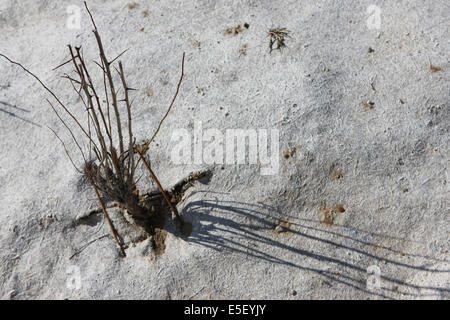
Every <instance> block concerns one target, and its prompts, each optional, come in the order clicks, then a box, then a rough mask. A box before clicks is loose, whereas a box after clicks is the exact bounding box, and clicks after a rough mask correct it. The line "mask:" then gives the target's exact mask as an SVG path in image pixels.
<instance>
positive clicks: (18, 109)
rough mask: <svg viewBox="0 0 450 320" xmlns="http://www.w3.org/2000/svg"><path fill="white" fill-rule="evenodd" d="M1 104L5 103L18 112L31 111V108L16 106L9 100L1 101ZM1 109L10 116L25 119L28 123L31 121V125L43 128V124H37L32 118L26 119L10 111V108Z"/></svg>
mask: <svg viewBox="0 0 450 320" xmlns="http://www.w3.org/2000/svg"><path fill="white" fill-rule="evenodd" d="M0 105H3V106H5V107H8V108H12V109H14V111H16V112H26V113H29V112H30V111H29V110H26V109H23V108H19V107H17V106H15V105H12V104H10V103H8V102H5V101H0ZM0 111H1V112H3V113H6V114H7V115H8V116H10V117H13V118H16V119H19V120H22V121H24V122H26V123H29V124H31V125H34V126H37V127H39V128H42V126H41V125H40V124H37V123H35V122H33V121H31V120H28V119H25V118H23V117H21V116H18V115H17V114H16V113H14V112H12V111H8V110H6V109H4V108H0Z"/></svg>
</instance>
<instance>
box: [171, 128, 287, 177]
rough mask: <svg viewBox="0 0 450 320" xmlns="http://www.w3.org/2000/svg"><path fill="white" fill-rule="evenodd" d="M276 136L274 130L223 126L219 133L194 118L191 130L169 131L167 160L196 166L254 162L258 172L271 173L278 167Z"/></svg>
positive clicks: (276, 171) (277, 135)
mask: <svg viewBox="0 0 450 320" xmlns="http://www.w3.org/2000/svg"><path fill="white" fill-rule="evenodd" d="M269 138H270V139H269ZM279 139H280V135H279V131H278V130H277V129H270V130H268V129H226V130H225V133H223V132H222V131H220V130H219V129H215V128H209V129H205V130H204V129H203V125H202V122H201V121H195V122H194V130H193V132H191V131H189V130H187V129H176V130H174V131H173V133H172V144H171V145H172V148H171V161H172V162H173V163H174V164H198V165H199V164H209V165H211V164H227V165H233V164H237V165H244V164H254V165H258V166H259V167H260V173H261V174H262V175H275V174H277V173H278V169H279V166H280V165H279ZM247 151H248V152H247ZM269 151H270V152H269Z"/></svg>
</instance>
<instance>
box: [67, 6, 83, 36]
mask: <svg viewBox="0 0 450 320" xmlns="http://www.w3.org/2000/svg"><path fill="white" fill-rule="evenodd" d="M66 13H67V15H68V17H67V20H66V26H67V28H68V29H70V30H73V29H76V30H77V29H81V9H80V7H79V6H75V5H70V6H68V7H67V8H66Z"/></svg>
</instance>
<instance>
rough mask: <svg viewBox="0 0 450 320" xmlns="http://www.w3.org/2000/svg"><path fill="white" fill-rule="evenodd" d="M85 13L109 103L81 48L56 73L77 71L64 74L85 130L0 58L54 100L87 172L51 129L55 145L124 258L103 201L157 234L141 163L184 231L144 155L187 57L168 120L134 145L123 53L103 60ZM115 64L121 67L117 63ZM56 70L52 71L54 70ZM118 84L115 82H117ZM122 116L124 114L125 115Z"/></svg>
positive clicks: (66, 110)
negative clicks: (84, 180) (80, 178)
mask: <svg viewBox="0 0 450 320" xmlns="http://www.w3.org/2000/svg"><path fill="white" fill-rule="evenodd" d="M84 4H85V7H86V10H87V12H88V13H89V16H90V18H91V21H92V24H93V26H94V30H93V33H94V36H95V39H96V42H97V46H98V53H99V58H100V61H99V62H96V61H94V63H95V64H96V65H97V67H99V69H97V70H101V73H102V76H103V83H102V86H101V87H102V88H101V89H100V91H103V92H102V94H103V95H104V97H105V99H106V102H103V103H102V101H103V100H102V99H101V98H100V96H101V95H100V93H99V92H100V91H98V90H97V88H96V86H95V85H94V82H93V78H92V77H91V73H90V71H89V70H88V66H87V63H86V60H85V59H84V58H83V54H82V50H81V47H72V46H71V45H69V46H68V50H69V54H70V59H69V60H68V61H66V62H64V63H62V64H61V65H59V66H58V67H56V68H55V69H58V68H60V67H62V66H65V65H67V64H72V65H73V68H74V75H75V76H73V75H69V74H65V75H64V78H65V79H67V80H68V81H69V82H70V84H71V86H72V88H73V90H74V91H75V93H76V95H77V97H79V99H80V100H81V101H82V103H83V105H84V109H85V112H86V114H87V123H86V125H84V126H83V125H82V124H81V122H80V120H79V119H78V118H77V117H76V116H75V115H74V113H73V112H72V111H70V110H69V108H68V107H67V105H66V104H65V103H63V102H62V101H61V100H60V99H59V98H58V96H57V95H56V94H55V93H54V92H53V91H52V90H51V89H49V88H48V87H47V86H46V85H45V84H44V83H43V82H42V81H41V80H40V79H39V78H38V77H37V76H36V75H35V74H33V73H32V72H31V71H29V70H28V69H26V68H25V67H24V66H23V65H21V64H20V63H18V62H15V61H13V60H11V59H9V58H8V57H7V56H5V55H3V54H0V56H2V57H3V58H5V59H7V60H8V61H9V62H10V63H12V64H15V65H18V66H20V67H21V68H22V69H23V70H24V71H25V72H26V73H28V74H30V75H31V76H33V77H34V78H35V79H36V80H37V81H38V82H39V83H40V84H41V85H42V87H43V88H44V89H45V90H46V91H47V92H48V93H49V94H50V95H51V96H52V97H53V98H54V100H55V101H56V104H55V103H52V102H51V101H50V100H48V99H47V102H48V103H49V105H50V107H51V108H52V110H53V111H54V113H55V114H56V116H57V117H58V119H59V120H60V121H61V123H62V124H63V125H64V127H65V128H66V130H67V131H68V133H69V134H70V136H71V139H72V141H73V143H74V145H75V146H76V148H77V150H78V151H77V152H79V154H80V155H81V157H82V158H83V167H82V168H78V167H77V166H76V164H75V161H74V160H73V155H71V154H72V152H71V150H69V149H68V148H67V146H66V144H65V143H64V141H63V140H62V139H61V138H60V137H59V136H58V134H57V133H56V131H55V130H53V129H51V128H49V129H50V130H51V131H52V132H53V133H54V134H55V136H56V137H57V139H58V140H59V141H60V142H61V143H62V145H63V147H64V150H65V152H66V154H67V156H68V158H69V159H70V161H71V163H72V165H73V166H74V167H75V169H76V170H77V171H78V172H80V173H82V174H85V175H86V176H87V177H88V179H89V181H90V183H91V185H92V187H93V189H94V192H95V194H96V196H97V199H98V202H99V203H100V207H101V209H102V211H103V213H104V216H105V219H106V221H107V222H108V224H109V227H110V229H111V231H112V234H113V236H114V239H115V241H116V242H117V244H118V245H119V247H120V250H121V253H122V254H123V255H125V252H124V250H123V247H122V244H121V242H120V240H119V237H118V236H117V233H116V231H115V229H114V226H113V224H112V222H111V220H110V219H109V216H108V214H107V211H106V208H105V205H104V203H103V200H102V198H101V196H100V195H103V196H105V197H107V198H108V199H110V200H113V201H116V202H118V203H120V204H121V205H122V206H123V207H125V209H126V210H127V211H128V213H129V214H130V216H131V217H132V218H133V220H134V221H135V222H136V224H138V225H140V226H142V227H143V228H145V230H147V231H149V232H150V234H151V233H152V230H153V229H154V226H152V225H151V221H152V216H151V213H150V210H149V209H148V208H147V207H146V205H145V203H144V202H143V201H142V197H141V196H140V194H139V190H138V189H137V186H136V179H135V175H136V169H137V167H138V165H139V164H140V162H141V161H142V163H143V164H144V167H145V168H146V170H147V171H148V172H149V174H150V175H151V177H152V179H153V180H154V182H155V183H156V185H157V187H158V189H159V191H160V192H161V194H162V196H163V198H164V200H165V202H166V203H167V205H168V206H169V207H170V209H171V211H172V214H173V215H172V218H174V219H175V222H176V224H177V227H178V228H179V229H180V228H181V230H183V228H184V226H185V222H184V221H183V219H182V218H181V216H180V215H179V214H178V211H177V209H176V207H175V206H174V205H173V204H172V203H171V201H170V200H169V197H168V195H167V194H166V192H165V191H164V189H163V187H162V186H161V184H160V182H159V181H158V179H157V177H156V175H155V174H154V172H153V170H152V169H151V167H150V164H149V161H148V160H147V159H146V157H145V155H146V153H147V151H148V149H149V145H150V143H151V142H152V141H153V139H154V138H155V136H156V134H157V133H158V131H159V129H160V128H161V124H162V123H163V121H164V120H165V119H166V117H167V115H168V114H169V112H170V110H171V108H172V106H173V104H174V102H175V99H176V97H177V95H178V92H179V89H180V85H181V82H182V79H183V75H184V53H183V58H182V63H181V76H180V79H179V82H178V85H177V88H176V92H175V95H174V96H173V98H172V100H171V102H170V105H169V108H168V110H167V112H166V114H165V115H164V117H163V118H162V119H161V121H160V122H159V125H158V127H157V129H156V131H155V133H154V134H153V136H152V137H151V138H150V139H148V140H147V141H145V142H143V143H142V144H136V139H135V137H134V136H133V127H132V116H131V107H132V101H130V96H129V93H130V91H132V90H133V89H132V88H131V87H129V86H128V84H127V81H126V77H125V72H124V68H123V64H122V62H121V61H117V59H118V58H119V57H120V56H121V55H122V54H123V53H125V51H126V50H125V51H124V52H122V53H121V54H119V55H118V56H117V57H116V58H114V59H112V60H109V59H108V58H107V56H106V54H105V50H104V48H103V43H102V40H101V37H100V35H99V32H98V29H97V26H96V24H95V21H94V19H93V17H92V14H91V12H90V11H89V8H88V7H87V4H86V2H85V3H84ZM116 61H117V63H115V62H116ZM112 68H114V70H115V71H116V72H117V74H118V76H119V77H118V78H119V79H120V80H119V81H117V80H116V82H119V83H116V82H115V81H114V77H113V69H112ZM55 69H54V70H55ZM116 79H117V78H116ZM117 88H121V89H122V92H123V95H124V96H123V98H121V99H119V97H118V92H119V91H120V90H118V89H117ZM119 103H123V104H124V105H125V108H121V107H120V105H119ZM121 109H122V110H126V111H123V112H121ZM61 113H62V114H64V113H65V114H66V116H68V117H69V118H70V121H71V122H72V124H73V125H74V126H76V128H77V129H76V130H75V129H73V128H72V127H71V126H70V125H69V124H70V123H68V122H67V121H66V120H64V118H63V116H62V114H61ZM124 113H126V117H127V119H126V120H127V126H126V127H125V126H123V125H122V118H121V117H123V114H124ZM76 133H78V134H79V135H81V136H82V137H83V139H85V141H86V142H87V145H88V151H87V152H86V151H83V148H82V147H81V145H82V144H81V143H80V138H77V134H76ZM126 135H127V136H128V141H126V140H125V138H124V136H126Z"/></svg>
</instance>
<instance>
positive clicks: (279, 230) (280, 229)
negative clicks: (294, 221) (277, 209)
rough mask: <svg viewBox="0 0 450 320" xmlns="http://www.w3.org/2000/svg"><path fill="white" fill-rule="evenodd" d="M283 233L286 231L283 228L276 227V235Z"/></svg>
mask: <svg viewBox="0 0 450 320" xmlns="http://www.w3.org/2000/svg"><path fill="white" fill-rule="evenodd" d="M283 231H284V229H283V227H282V226H276V227H275V232H276V233H281V232H283Z"/></svg>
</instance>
